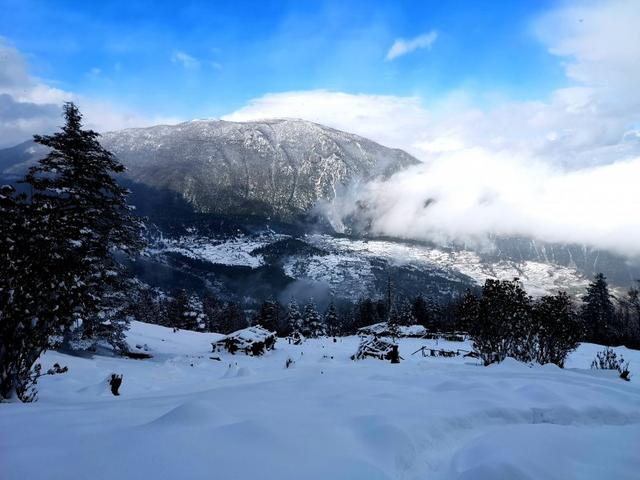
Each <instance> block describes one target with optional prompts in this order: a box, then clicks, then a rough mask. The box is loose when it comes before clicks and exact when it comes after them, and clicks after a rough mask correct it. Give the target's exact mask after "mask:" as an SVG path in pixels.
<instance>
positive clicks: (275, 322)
mask: <svg viewBox="0 0 640 480" xmlns="http://www.w3.org/2000/svg"><path fill="white" fill-rule="evenodd" d="M281 317H282V307H281V305H280V304H279V303H278V302H277V301H276V300H267V301H266V302H262V305H260V310H259V311H258V313H257V315H256V323H257V324H258V325H260V326H261V327H263V328H266V329H267V330H269V331H270V332H278V334H280V333H282V322H283V319H282V318H281Z"/></svg>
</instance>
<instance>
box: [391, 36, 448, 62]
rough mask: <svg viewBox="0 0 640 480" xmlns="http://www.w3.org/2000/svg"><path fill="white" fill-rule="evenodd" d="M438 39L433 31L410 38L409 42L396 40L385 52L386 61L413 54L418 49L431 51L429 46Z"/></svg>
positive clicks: (400, 39) (401, 39)
mask: <svg viewBox="0 0 640 480" xmlns="http://www.w3.org/2000/svg"><path fill="white" fill-rule="evenodd" d="M437 38H438V32H436V31H435V30H431V31H430V32H427V33H423V34H422V35H418V36H417V37H414V38H411V39H409V40H405V39H403V38H398V39H397V40H396V41H395V42H393V45H391V48H390V49H389V51H388V52H387V56H386V57H385V59H386V60H394V59H396V58H398V57H401V56H402V55H406V54H407V53H411V52H414V51H416V50H418V49H420V48H427V49H431V46H432V45H433V43H434V42H435V41H436V39H437Z"/></svg>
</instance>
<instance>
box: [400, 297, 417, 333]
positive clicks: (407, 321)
mask: <svg viewBox="0 0 640 480" xmlns="http://www.w3.org/2000/svg"><path fill="white" fill-rule="evenodd" d="M416 323H418V322H417V321H416V317H415V315H414V314H413V305H412V304H411V302H409V301H404V302H402V305H401V306H400V309H399V317H398V324H399V325H401V326H403V327H410V326H411V325H415V324H416Z"/></svg>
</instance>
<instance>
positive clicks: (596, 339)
mask: <svg viewBox="0 0 640 480" xmlns="http://www.w3.org/2000/svg"><path fill="white" fill-rule="evenodd" d="M580 319H581V320H582V323H583V325H584V329H585V335H586V339H587V341H589V342H593V343H601V344H604V345H612V344H613V343H614V342H615V341H616V340H617V338H618V336H619V332H618V331H617V325H616V311H615V307H614V305H613V302H612V300H611V293H609V286H608V285H607V279H606V277H605V276H604V275H603V274H602V273H598V274H597V275H596V276H595V278H594V280H593V282H591V283H590V284H589V286H588V287H587V294H586V295H585V296H584V298H583V304H582V308H581V309H580Z"/></svg>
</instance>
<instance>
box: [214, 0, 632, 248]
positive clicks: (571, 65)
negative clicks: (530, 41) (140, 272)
mask: <svg viewBox="0 0 640 480" xmlns="http://www.w3.org/2000/svg"><path fill="white" fill-rule="evenodd" d="M638 18H640V3H638V2H635V1H633V0H620V1H610V2H589V3H586V4H581V5H573V4H570V5H568V6H564V7H562V8H560V9H558V10H554V11H553V12H550V13H548V14H547V15H545V16H544V17H542V18H540V19H538V20H537V21H536V22H535V25H534V30H535V32H536V34H537V35H538V36H539V38H540V40H541V41H542V42H543V44H544V45H545V46H546V47H547V48H548V50H549V52H550V53H551V54H553V55H556V56H558V58H559V60H560V61H562V62H563V65H564V66H565V69H566V75H567V82H568V86H567V87H566V88H562V89H559V90H557V91H555V92H553V93H552V94H551V95H550V97H549V99H548V100H546V101H530V102H502V103H496V104H494V105H493V106H491V107H490V108H479V107H477V106H476V104H475V103H474V101H473V96H472V95H470V94H469V93H467V92H464V91H456V92H451V93H450V94H449V95H448V96H446V97H444V98H442V99H440V100H439V101H438V102H435V103H430V104H428V105H427V104H425V103H424V102H423V101H422V100H421V99H419V98H414V97H394V96H373V95H349V94H345V93H339V92H327V91H311V92H285V93H279V94H271V95H267V96H264V97H261V98H258V99H255V100H253V101H251V102H250V103H249V104H248V105H246V106H245V107H243V108H242V109H240V110H238V111H236V112H234V113H232V114H230V115H228V116H227V117H226V118H227V119H230V120H249V119H257V118H268V117H298V118H305V119H308V120H311V121H316V122H319V123H324V124H327V125H330V126H333V127H335V128H339V129H342V130H346V131H351V132H354V133H358V134H361V135H363V136H366V137H369V138H372V139H374V140H376V141H378V142H380V143H382V144H385V145H388V146H392V147H399V148H403V149H405V150H407V151H409V152H410V153H412V154H414V155H415V156H417V157H418V158H419V159H421V160H423V162H424V163H423V164H422V165H419V166H418V167H415V168H413V169H410V170H408V171H405V172H402V173H400V174H398V175H396V176H395V177H393V178H392V179H391V180H390V181H388V182H384V183H376V184H371V185H367V186H365V187H363V188H361V189H360V190H358V191H352V192H349V194H348V195H345V196H344V197H342V198H341V199H340V201H339V202H337V203H335V204H334V205H332V206H331V210H332V211H331V213H332V215H333V219H334V221H335V223H336V225H339V224H340V221H341V219H342V218H345V217H346V216H347V215H348V214H350V213H353V211H354V209H356V205H363V204H366V205H368V206H369V211H368V214H369V215H371V216H372V219H373V227H374V229H375V230H376V231H377V232H378V233H382V234H387V235H399V236H404V237H408V238H418V239H429V240H436V241H448V240H452V239H460V238H462V239H465V240H468V239H478V240H479V239H481V238H482V237H484V236H485V235H486V234H488V233H507V234H512V233H518V234H524V235H531V236H534V237H537V238H540V239H544V240H549V241H573V242H584V243H589V244H592V245H594V246H598V247H603V248H608V249H613V250H616V251H619V252H624V253H628V254H632V255H640V242H639V240H640V216H638V214H637V207H638V205H639V202H638V199H637V195H636V194H634V192H635V191H636V190H637V183H638V181H639V180H640V131H638V125H640V89H638V88H637V85H640V62H638V58H640V29H638V28H637V25H636V24H637V19H638ZM560 25H562V26H563V28H559V26H560ZM425 205H426V206H425Z"/></svg>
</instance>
